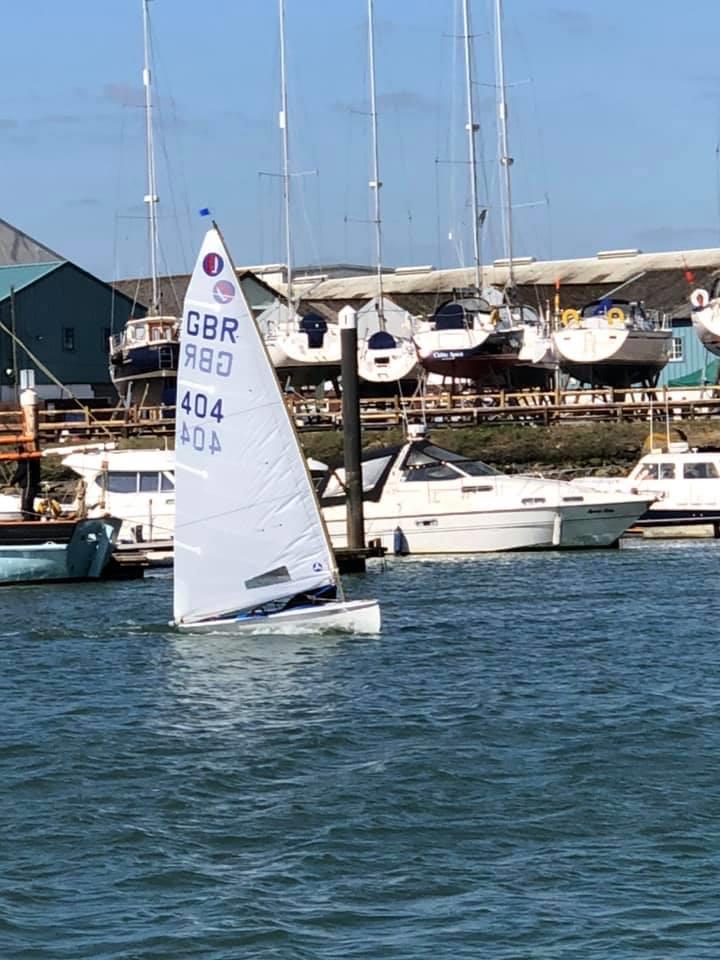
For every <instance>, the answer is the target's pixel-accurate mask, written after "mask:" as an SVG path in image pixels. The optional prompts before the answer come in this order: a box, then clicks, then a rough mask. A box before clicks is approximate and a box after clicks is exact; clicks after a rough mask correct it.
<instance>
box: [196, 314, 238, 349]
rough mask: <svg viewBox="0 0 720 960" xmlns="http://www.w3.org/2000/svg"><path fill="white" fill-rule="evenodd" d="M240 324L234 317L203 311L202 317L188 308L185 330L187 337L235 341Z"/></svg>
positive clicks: (222, 341)
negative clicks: (218, 315)
mask: <svg viewBox="0 0 720 960" xmlns="http://www.w3.org/2000/svg"><path fill="white" fill-rule="evenodd" d="M239 326H240V323H239V321H237V320H236V319H235V317H216V316H215V314H214V313H204V314H203V316H202V319H200V314H199V313H198V311H197V310H188V314H187V322H186V324H185V332H186V333H187V335H188V336H189V337H202V338H203V340H219V341H220V343H224V342H225V338H226V337H227V339H228V341H229V342H230V343H237V336H236V334H237V331H238V327H239Z"/></svg>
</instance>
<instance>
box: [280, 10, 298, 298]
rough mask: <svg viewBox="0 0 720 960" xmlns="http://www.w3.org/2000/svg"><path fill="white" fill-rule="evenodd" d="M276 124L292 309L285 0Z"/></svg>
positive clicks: (289, 295)
mask: <svg viewBox="0 0 720 960" xmlns="http://www.w3.org/2000/svg"><path fill="white" fill-rule="evenodd" d="M278 124H279V126H280V129H281V130H282V152H283V172H282V181H283V202H284V205H285V266H286V269H287V300H288V306H289V308H290V311H291V312H292V311H293V310H294V304H293V288H292V243H291V240H292V238H291V235H290V144H289V139H288V103H287V75H286V65H285V0H280V114H279V116H278Z"/></svg>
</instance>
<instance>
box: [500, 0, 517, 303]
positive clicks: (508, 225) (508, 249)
mask: <svg viewBox="0 0 720 960" xmlns="http://www.w3.org/2000/svg"><path fill="white" fill-rule="evenodd" d="M495 41H496V54H497V84H498V133H499V146H500V167H501V170H502V183H503V203H502V209H503V234H504V238H505V256H506V257H507V262H508V282H507V285H508V286H509V287H514V286H515V275H514V272H513V234H512V189H511V183H510V167H511V166H512V164H513V158H512V157H511V156H510V147H509V143H508V106H507V91H506V88H505V51H504V46H503V7H502V0H495Z"/></svg>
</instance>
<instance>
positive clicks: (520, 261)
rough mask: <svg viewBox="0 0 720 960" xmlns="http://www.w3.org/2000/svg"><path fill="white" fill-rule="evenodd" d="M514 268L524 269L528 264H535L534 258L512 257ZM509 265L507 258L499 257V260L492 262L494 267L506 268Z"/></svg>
mask: <svg viewBox="0 0 720 960" xmlns="http://www.w3.org/2000/svg"><path fill="white" fill-rule="evenodd" d="M512 262H513V266H514V267H524V266H526V265H527V264H528V263H535V257H513V258H512ZM509 265H510V260H509V259H508V258H507V257H500V259H499V260H493V266H494V267H507V266H509Z"/></svg>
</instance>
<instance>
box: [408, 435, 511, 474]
mask: <svg viewBox="0 0 720 960" xmlns="http://www.w3.org/2000/svg"><path fill="white" fill-rule="evenodd" d="M438 464H441V465H445V464H450V465H452V467H454V468H455V470H456V471H457V473H463V474H466V475H467V476H470V477H492V476H498V471H497V470H494V469H493V468H492V467H490V466H488V465H487V464H486V463H483V462H482V460H468V459H466V458H465V457H463V456H462V455H461V454H459V453H453V452H452V451H451V450H444V449H443V448H442V447H436V446H435V445H434V444H432V443H428V444H425V445H424V446H422V447H411V449H410V451H409V452H408V455H407V458H406V460H405V465H404V466H405V468H406V469H410V470H417V469H418V468H419V467H426V466H430V465H435V466H437V465H438Z"/></svg>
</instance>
